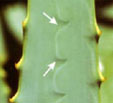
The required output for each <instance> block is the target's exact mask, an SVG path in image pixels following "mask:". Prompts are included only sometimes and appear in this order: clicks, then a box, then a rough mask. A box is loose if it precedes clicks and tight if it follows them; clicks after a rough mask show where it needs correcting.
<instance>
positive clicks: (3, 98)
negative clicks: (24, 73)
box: [0, 67, 9, 103]
mask: <svg viewBox="0 0 113 103" xmlns="http://www.w3.org/2000/svg"><path fill="white" fill-rule="evenodd" d="M5 75H6V74H5V72H4V71H3V69H1V67H0V103H8V94H9V88H8V87H7V85H6V83H5V82H4V79H3V78H4V77H5Z"/></svg>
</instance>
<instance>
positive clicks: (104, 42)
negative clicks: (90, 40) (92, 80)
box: [99, 26, 113, 103]
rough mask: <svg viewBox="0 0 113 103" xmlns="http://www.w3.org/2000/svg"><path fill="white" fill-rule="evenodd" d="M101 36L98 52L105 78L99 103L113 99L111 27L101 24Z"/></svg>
mask: <svg viewBox="0 0 113 103" xmlns="http://www.w3.org/2000/svg"><path fill="white" fill-rule="evenodd" d="M101 30H102V36H101V38H100V40H99V54H100V59H101V62H102V66H103V71H102V73H103V75H104V77H105V78H106V80H105V81H104V82H103V83H102V85H101V89H100V93H101V103H108V101H111V102H109V103H112V101H113V98H112V96H113V69H112V68H113V63H112V61H113V29H112V28H108V27H106V26H101Z"/></svg>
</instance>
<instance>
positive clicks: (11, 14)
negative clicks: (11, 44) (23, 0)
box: [4, 4, 26, 42]
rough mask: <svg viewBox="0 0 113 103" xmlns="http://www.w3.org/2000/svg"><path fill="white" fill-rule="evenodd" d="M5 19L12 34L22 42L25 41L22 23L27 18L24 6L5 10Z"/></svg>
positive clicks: (17, 5) (12, 6) (13, 6)
mask: <svg viewBox="0 0 113 103" xmlns="http://www.w3.org/2000/svg"><path fill="white" fill-rule="evenodd" d="M4 15H5V16H4V17H5V18H6V21H7V24H8V27H9V29H10V30H11V32H13V34H15V36H16V38H17V39H19V40H20V41H21V42H22V40H23V29H22V22H23V21H24V18H25V16H26V8H25V6H24V5H22V4H15V5H10V6H7V7H6V8H4Z"/></svg>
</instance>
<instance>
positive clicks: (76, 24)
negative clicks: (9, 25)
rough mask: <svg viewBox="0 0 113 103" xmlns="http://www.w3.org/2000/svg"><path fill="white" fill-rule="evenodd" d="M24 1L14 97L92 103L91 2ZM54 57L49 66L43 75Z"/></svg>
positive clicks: (42, 102)
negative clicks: (21, 50) (20, 59)
mask: <svg viewBox="0 0 113 103" xmlns="http://www.w3.org/2000/svg"><path fill="white" fill-rule="evenodd" d="M28 2H29V6H28V8H29V11H28V12H29V16H28V17H29V20H28V24H27V26H26V28H27V29H26V30H27V32H26V36H25V41H24V54H23V56H24V60H23V63H22V65H21V70H22V74H21V77H20V86H19V90H18V96H17V98H16V100H15V101H16V102H17V103H62V102H64V103H98V101H99V100H98V96H99V94H98V90H99V88H98V85H97V84H96V82H97V79H98V76H97V74H98V73H97V69H96V68H97V65H98V64H97V58H96V57H97V54H96V49H97V48H96V40H95V36H96V35H97V31H96V26H95V11H94V0H70V1H69V0H45V1H43V0H31V1H30V0H29V1H28ZM43 12H45V13H47V14H48V15H49V16H50V17H55V18H56V21H57V23H58V25H55V24H50V23H49V19H48V18H46V16H44V15H43ZM27 19H28V18H27ZM27 19H26V20H27ZM54 61H55V62H56V66H55V69H54V70H53V71H50V72H49V73H48V74H47V75H46V76H45V77H43V74H44V73H45V71H46V70H47V69H48V64H51V63H52V62H54ZM80 98H81V99H80Z"/></svg>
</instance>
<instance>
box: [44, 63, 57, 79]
mask: <svg viewBox="0 0 113 103" xmlns="http://www.w3.org/2000/svg"><path fill="white" fill-rule="evenodd" d="M55 65H56V62H53V63H51V64H49V65H48V69H47V71H46V72H45V73H44V74H43V77H45V76H46V75H47V74H48V73H49V71H50V70H54V68H55Z"/></svg>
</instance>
